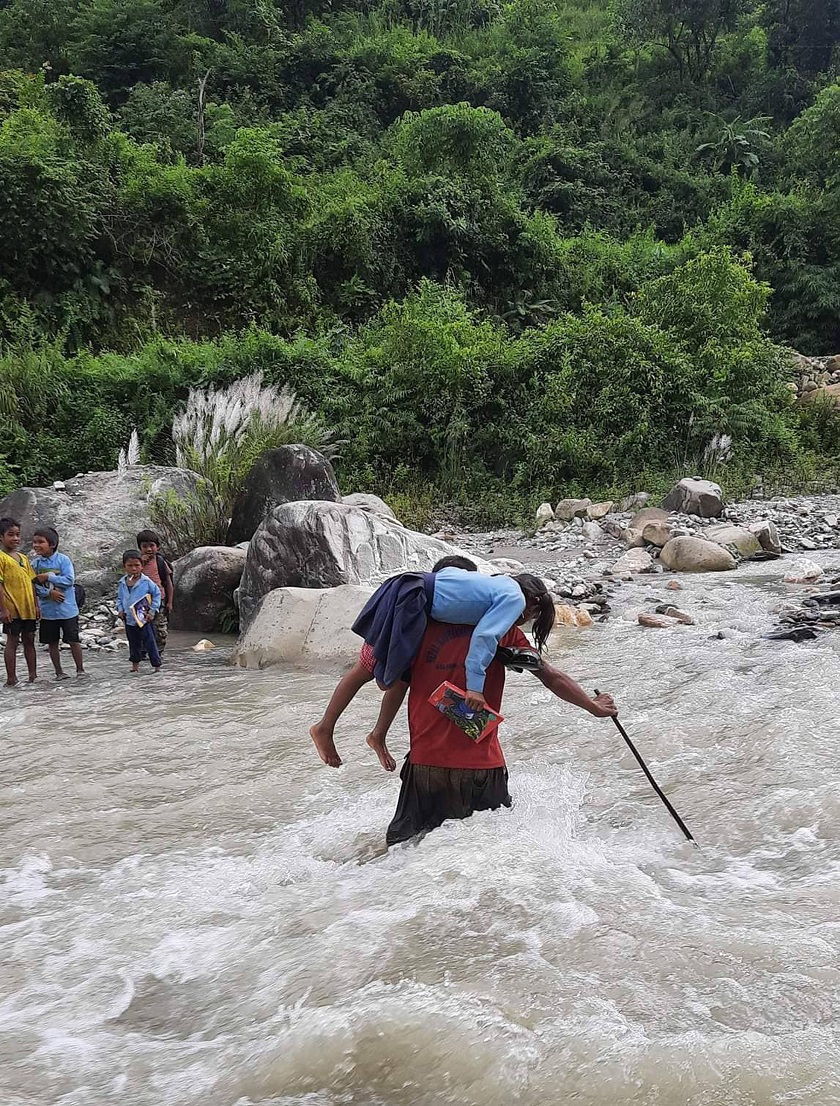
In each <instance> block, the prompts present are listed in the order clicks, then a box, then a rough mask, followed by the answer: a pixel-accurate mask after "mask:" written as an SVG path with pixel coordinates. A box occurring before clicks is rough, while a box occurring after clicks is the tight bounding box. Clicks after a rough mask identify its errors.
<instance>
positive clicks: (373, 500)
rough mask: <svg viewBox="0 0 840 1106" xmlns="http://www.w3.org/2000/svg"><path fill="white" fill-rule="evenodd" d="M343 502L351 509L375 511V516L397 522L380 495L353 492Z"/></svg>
mask: <svg viewBox="0 0 840 1106" xmlns="http://www.w3.org/2000/svg"><path fill="white" fill-rule="evenodd" d="M319 498H320V497H319ZM341 502H342V503H346V504H347V505H348V506H349V507H360V508H361V509H362V510H363V511H373V513H374V514H375V515H382V517H383V518H392V519H394V521H397V516H396V515H395V514H394V512H393V511H392V510H391V508H390V507H389V506H388V504H387V503H386V502H385V500H384V499H380V498H379V496H378V495H370V494H369V493H368V492H351V493H350V495H345V496H344V498H343V499H342V500H341Z"/></svg>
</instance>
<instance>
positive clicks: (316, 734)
mask: <svg viewBox="0 0 840 1106" xmlns="http://www.w3.org/2000/svg"><path fill="white" fill-rule="evenodd" d="M309 736H310V737H311V738H312V740H313V741H314V742H315V748H316V749H317V750H318V756H319V757H320V758H321V760H322V761H323V762H324V764H328V765H329V766H330V768H339V767H340V766H341V757H340V756H339V755H338V749H336V747H335V741H333V735H332V732H331V731H330V730H328V729H326V727H325V726H322V725H321V723H320V722H316V723H315V725H314V726H310V728H309Z"/></svg>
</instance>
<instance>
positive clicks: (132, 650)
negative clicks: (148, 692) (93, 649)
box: [117, 549, 162, 672]
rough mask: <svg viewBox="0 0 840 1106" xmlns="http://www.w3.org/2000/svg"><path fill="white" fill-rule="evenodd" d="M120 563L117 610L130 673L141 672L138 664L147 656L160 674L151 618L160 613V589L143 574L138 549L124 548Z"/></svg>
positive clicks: (152, 619)
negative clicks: (122, 627) (121, 569)
mask: <svg viewBox="0 0 840 1106" xmlns="http://www.w3.org/2000/svg"><path fill="white" fill-rule="evenodd" d="M122 563H123V568H124V569H125V576H123V578H122V579H121V580H120V583H119V587H118V589H117V611H118V612H119V616H120V618H121V619H122V620H123V622H124V623H125V636H126V638H127V639H128V659H129V660H130V661H131V671H132V672H139V671H140V661H141V660H142V659H143V654H144V653H147V654H148V657H149V661H150V662H151V665H152V668H153V669H154V670H155V672H160V666H161V663H162V662H161V659H160V652H159V650H158V646H157V639H156V638H155V632H154V629H153V625H154V617H155V615H156V614H157V612H158V611H159V610H160V603H161V594H160V588H159V587H158V586H157V584H156V583H155V582H154V580H150V579H149V577H148V576H144V575H143V562H142V559H141V556H140V550H139V549H127V550H126V551H125V553H123V559H122Z"/></svg>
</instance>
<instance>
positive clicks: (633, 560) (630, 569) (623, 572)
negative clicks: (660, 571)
mask: <svg viewBox="0 0 840 1106" xmlns="http://www.w3.org/2000/svg"><path fill="white" fill-rule="evenodd" d="M652 567H653V557H651V555H650V553H648V552H647V550H646V549H629V550H628V551H627V552H626V553H625V554H624V556H622V557H619V558H618V560H617V561H616V562H615V564H614V565H613V566H612V573H613V575H614V576H628V575H630V574H631V573H635V572H650V570H651V568H652Z"/></svg>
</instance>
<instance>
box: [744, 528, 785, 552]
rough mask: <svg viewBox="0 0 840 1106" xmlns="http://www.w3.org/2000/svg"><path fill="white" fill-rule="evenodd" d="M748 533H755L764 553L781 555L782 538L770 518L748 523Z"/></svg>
mask: <svg viewBox="0 0 840 1106" xmlns="http://www.w3.org/2000/svg"><path fill="white" fill-rule="evenodd" d="M750 533H751V534H755V536H756V537H757V538H758V540H759V543H760V545H761V548H762V549H763V550H764V552H765V553H768V554H769V555H770V556H771V557H781V555H782V539H781V537H780V536H779V530H778V527H777V526H776V524H775V522H771V521H770V519H762V520H761V521H760V522H753V523H751V525H750Z"/></svg>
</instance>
